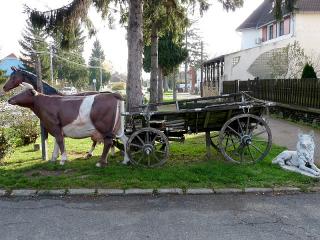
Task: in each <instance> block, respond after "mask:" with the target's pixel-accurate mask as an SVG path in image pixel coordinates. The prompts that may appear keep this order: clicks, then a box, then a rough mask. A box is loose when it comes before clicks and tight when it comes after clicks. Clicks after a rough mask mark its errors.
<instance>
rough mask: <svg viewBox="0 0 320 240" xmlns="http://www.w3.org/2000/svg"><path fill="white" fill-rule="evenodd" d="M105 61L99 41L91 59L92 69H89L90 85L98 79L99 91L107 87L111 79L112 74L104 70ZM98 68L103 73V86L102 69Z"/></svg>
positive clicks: (95, 45)
mask: <svg viewBox="0 0 320 240" xmlns="http://www.w3.org/2000/svg"><path fill="white" fill-rule="evenodd" d="M104 60H105V56H104V52H103V49H102V47H101V44H100V42H99V40H98V39H97V40H95V42H94V43H93V48H92V52H91V56H90V58H89V65H90V66H91V67H92V68H90V69H89V82H90V84H92V80H93V79H96V81H97V89H98V90H100V89H102V86H105V85H106V84H107V83H108V82H109V80H110V78H111V74H110V73H109V72H107V71H106V70H105V69H103V65H102V64H103V62H104ZM96 67H100V68H101V71H102V86H100V85H101V83H100V81H101V80H100V68H96Z"/></svg>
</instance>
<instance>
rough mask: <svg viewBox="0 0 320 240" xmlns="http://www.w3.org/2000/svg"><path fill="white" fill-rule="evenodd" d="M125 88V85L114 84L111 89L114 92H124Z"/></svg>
mask: <svg viewBox="0 0 320 240" xmlns="http://www.w3.org/2000/svg"><path fill="white" fill-rule="evenodd" d="M125 87H126V86H125V83H122V82H120V83H114V84H113V85H112V88H111V89H112V91H120V90H124V89H125Z"/></svg>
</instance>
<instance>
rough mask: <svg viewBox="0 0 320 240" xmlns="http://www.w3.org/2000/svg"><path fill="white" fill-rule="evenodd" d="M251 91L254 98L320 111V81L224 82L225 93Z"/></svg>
mask: <svg viewBox="0 0 320 240" xmlns="http://www.w3.org/2000/svg"><path fill="white" fill-rule="evenodd" d="M238 91H250V92H251V95H252V96H253V97H256V98H259V99H263V100H269V101H273V102H277V103H282V104H288V105H293V106H299V107H308V108H315V109H320V80H319V79H258V80H248V81H238V80H236V81H224V82H223V93H224V94H228V93H235V92H238Z"/></svg>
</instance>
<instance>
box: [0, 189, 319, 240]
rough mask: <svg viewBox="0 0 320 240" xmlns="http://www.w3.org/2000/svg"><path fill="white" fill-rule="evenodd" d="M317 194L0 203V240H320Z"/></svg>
mask: <svg viewBox="0 0 320 240" xmlns="http://www.w3.org/2000/svg"><path fill="white" fill-rule="evenodd" d="M319 201H320V194H298V195H286V196H272V195H260V196H256V195H242V194H240V195H208V196H162V197H152V196H140V197H139V196H130V197H105V198H96V199H92V198H87V199H83V198H82V199H81V198H72V199H59V198H56V199H54V198H43V199H33V200H32V199H20V200H17V199H4V198H2V199H0V216H1V217H0V226H1V228H0V239H1V240H12V239H28V240H29V239H32V240H38V239H39V240H46V239H57V240H63V239H68V240H73V239H75V240H82V239H85V240H91V239H108V240H112V239H130V240H135V239H159V240H160V239H161V240H163V239H165V240H170V239H172V240H179V239H197V240H198V239H199V240H200V239H205V240H208V239H223V240H228V239H236V240H242V239H243V240H251V239H252V240H257V239H259V240H263V239H267V240H271V239H277V240H281V239H320V233H319V226H320V208H319Z"/></svg>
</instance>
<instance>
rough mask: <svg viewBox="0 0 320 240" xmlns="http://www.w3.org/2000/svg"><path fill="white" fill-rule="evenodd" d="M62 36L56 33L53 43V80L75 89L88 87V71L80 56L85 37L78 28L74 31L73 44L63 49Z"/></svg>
mask: <svg viewBox="0 0 320 240" xmlns="http://www.w3.org/2000/svg"><path fill="white" fill-rule="evenodd" d="M62 39H63V35H62V33H61V32H60V31H57V32H56V33H55V35H54V41H53V53H54V55H53V65H54V76H55V78H58V79H60V80H61V81H64V82H65V84H70V85H72V86H75V87H77V88H86V87H87V86H88V69H87V67H86V66H85V65H86V63H85V60H84V58H83V56H82V53H83V47H84V41H85V37H84V36H83V31H82V30H81V29H80V26H78V27H77V28H76V29H75V37H74V39H73V44H72V46H70V48H68V49H64V48H63V47H62V45H63V43H62V42H63V40H62Z"/></svg>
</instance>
